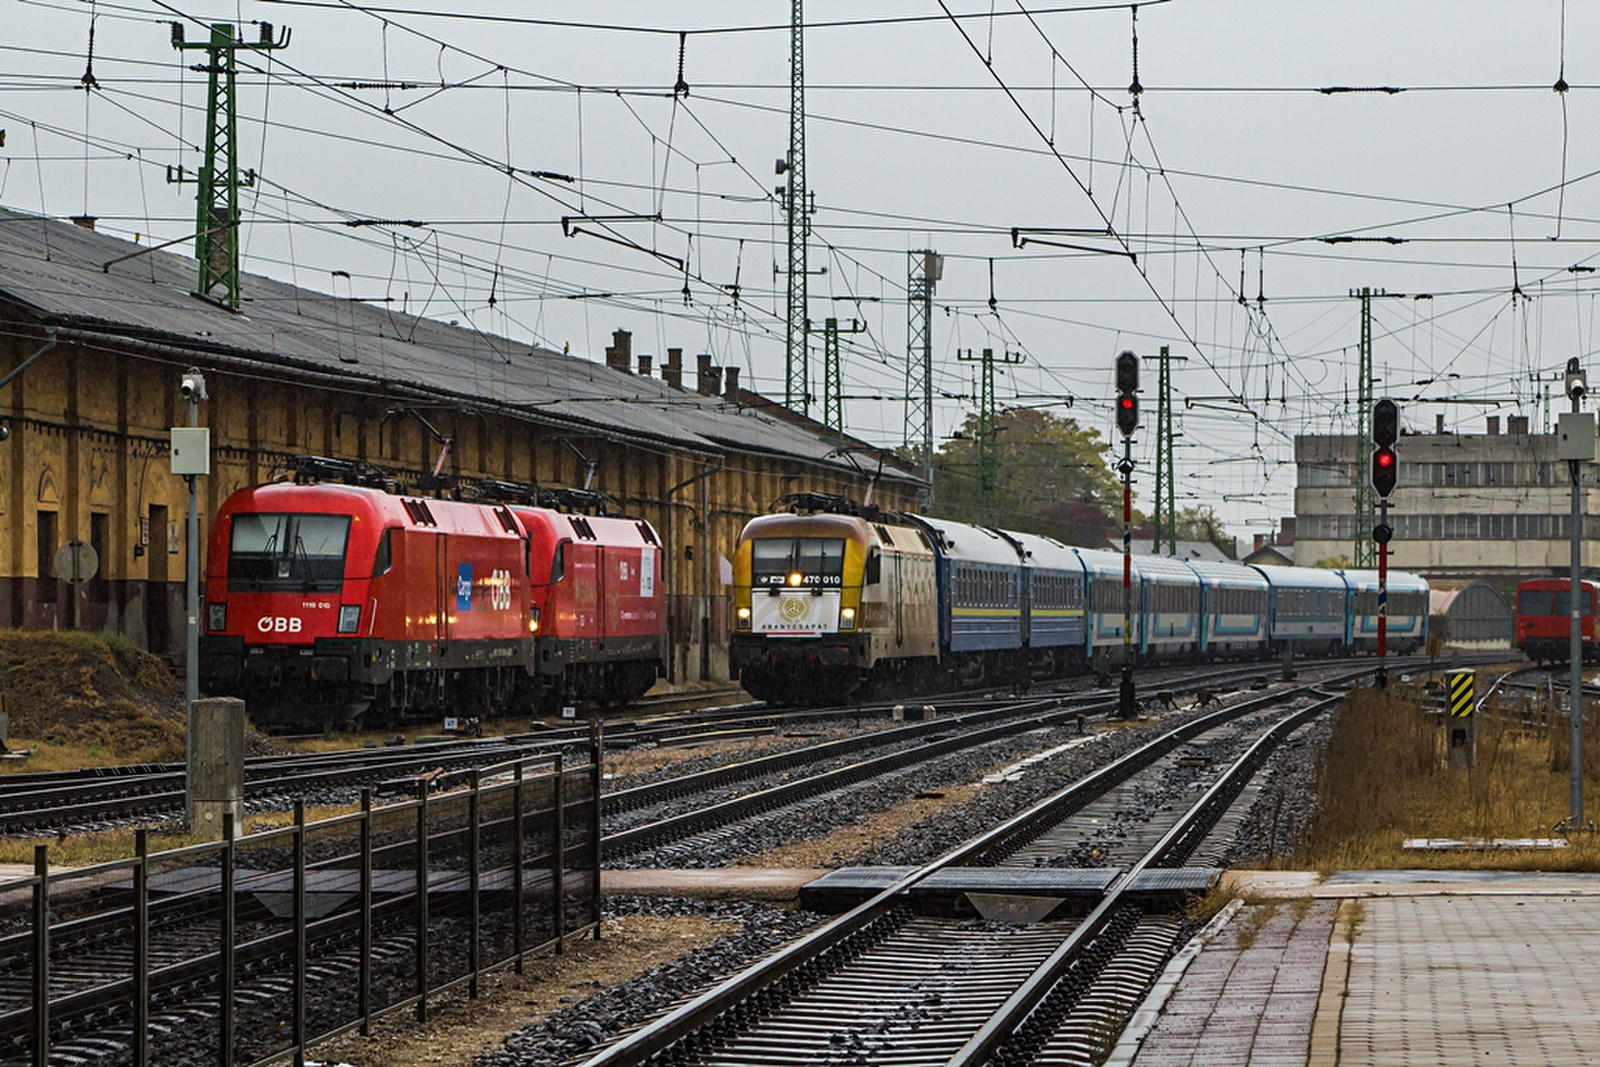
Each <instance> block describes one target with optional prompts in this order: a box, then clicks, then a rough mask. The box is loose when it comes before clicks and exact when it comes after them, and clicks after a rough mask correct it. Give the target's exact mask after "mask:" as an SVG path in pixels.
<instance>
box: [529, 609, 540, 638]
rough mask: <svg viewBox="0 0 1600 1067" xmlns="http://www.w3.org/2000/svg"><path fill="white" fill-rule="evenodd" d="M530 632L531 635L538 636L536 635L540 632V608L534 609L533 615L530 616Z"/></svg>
mask: <svg viewBox="0 0 1600 1067" xmlns="http://www.w3.org/2000/svg"><path fill="white" fill-rule="evenodd" d="M528 632H529V633H530V634H536V633H538V632H539V609H538V608H534V609H533V611H532V613H531V614H530V615H529V616H528Z"/></svg>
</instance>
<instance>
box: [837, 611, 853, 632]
mask: <svg viewBox="0 0 1600 1067" xmlns="http://www.w3.org/2000/svg"><path fill="white" fill-rule="evenodd" d="M855 628H856V609H855V608H841V609H840V610H839V629H841V630H854V629H855Z"/></svg>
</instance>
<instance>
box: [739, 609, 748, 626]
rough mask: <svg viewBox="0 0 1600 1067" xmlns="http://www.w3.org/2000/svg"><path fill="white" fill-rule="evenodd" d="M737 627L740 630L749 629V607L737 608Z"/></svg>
mask: <svg viewBox="0 0 1600 1067" xmlns="http://www.w3.org/2000/svg"><path fill="white" fill-rule="evenodd" d="M739 629H741V630H748V629H750V609H749V608H740V609H739Z"/></svg>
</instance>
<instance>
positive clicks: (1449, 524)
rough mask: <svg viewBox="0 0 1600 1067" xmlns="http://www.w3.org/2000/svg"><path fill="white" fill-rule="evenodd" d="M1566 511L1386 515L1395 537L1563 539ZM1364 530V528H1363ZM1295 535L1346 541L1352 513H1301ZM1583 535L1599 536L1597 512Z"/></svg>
mask: <svg viewBox="0 0 1600 1067" xmlns="http://www.w3.org/2000/svg"><path fill="white" fill-rule="evenodd" d="M1570 520H1571V516H1569V515H1529V514H1500V515H1480V514H1477V513H1476V512H1465V513H1457V514H1454V515H1390V516H1389V525H1390V526H1392V527H1394V536H1395V540H1397V541H1564V540H1566V539H1568V538H1569V537H1570V536H1571V533H1570V531H1571V529H1572V527H1571V525H1570ZM1363 533H1365V531H1363ZM1299 535H1300V537H1302V538H1304V539H1306V540H1309V541H1347V540H1352V539H1354V538H1355V536H1356V517H1355V516H1354V515H1302V516H1300V519H1299ZM1583 536H1584V537H1585V538H1595V537H1600V515H1586V516H1584V523H1583Z"/></svg>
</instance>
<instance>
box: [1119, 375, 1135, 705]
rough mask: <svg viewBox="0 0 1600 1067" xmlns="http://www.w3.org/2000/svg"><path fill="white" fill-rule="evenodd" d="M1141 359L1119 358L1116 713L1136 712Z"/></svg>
mask: <svg viewBox="0 0 1600 1067" xmlns="http://www.w3.org/2000/svg"><path fill="white" fill-rule="evenodd" d="M1138 393H1139V357H1138V356H1136V355H1134V354H1133V353H1132V352H1123V353H1122V354H1120V355H1119V356H1117V429H1118V430H1119V431H1120V432H1121V433H1122V462H1121V463H1120V464H1118V465H1117V469H1118V470H1120V471H1121V472H1122V685H1121V686H1120V687H1119V691H1118V699H1117V712H1118V714H1119V715H1121V716H1122V717H1123V718H1124V719H1131V718H1133V717H1134V716H1135V714H1136V713H1137V710H1136V708H1137V706H1136V703H1135V699H1134V697H1135V693H1134V685H1133V432H1134V431H1135V430H1137V429H1138V428H1139V396H1138Z"/></svg>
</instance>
